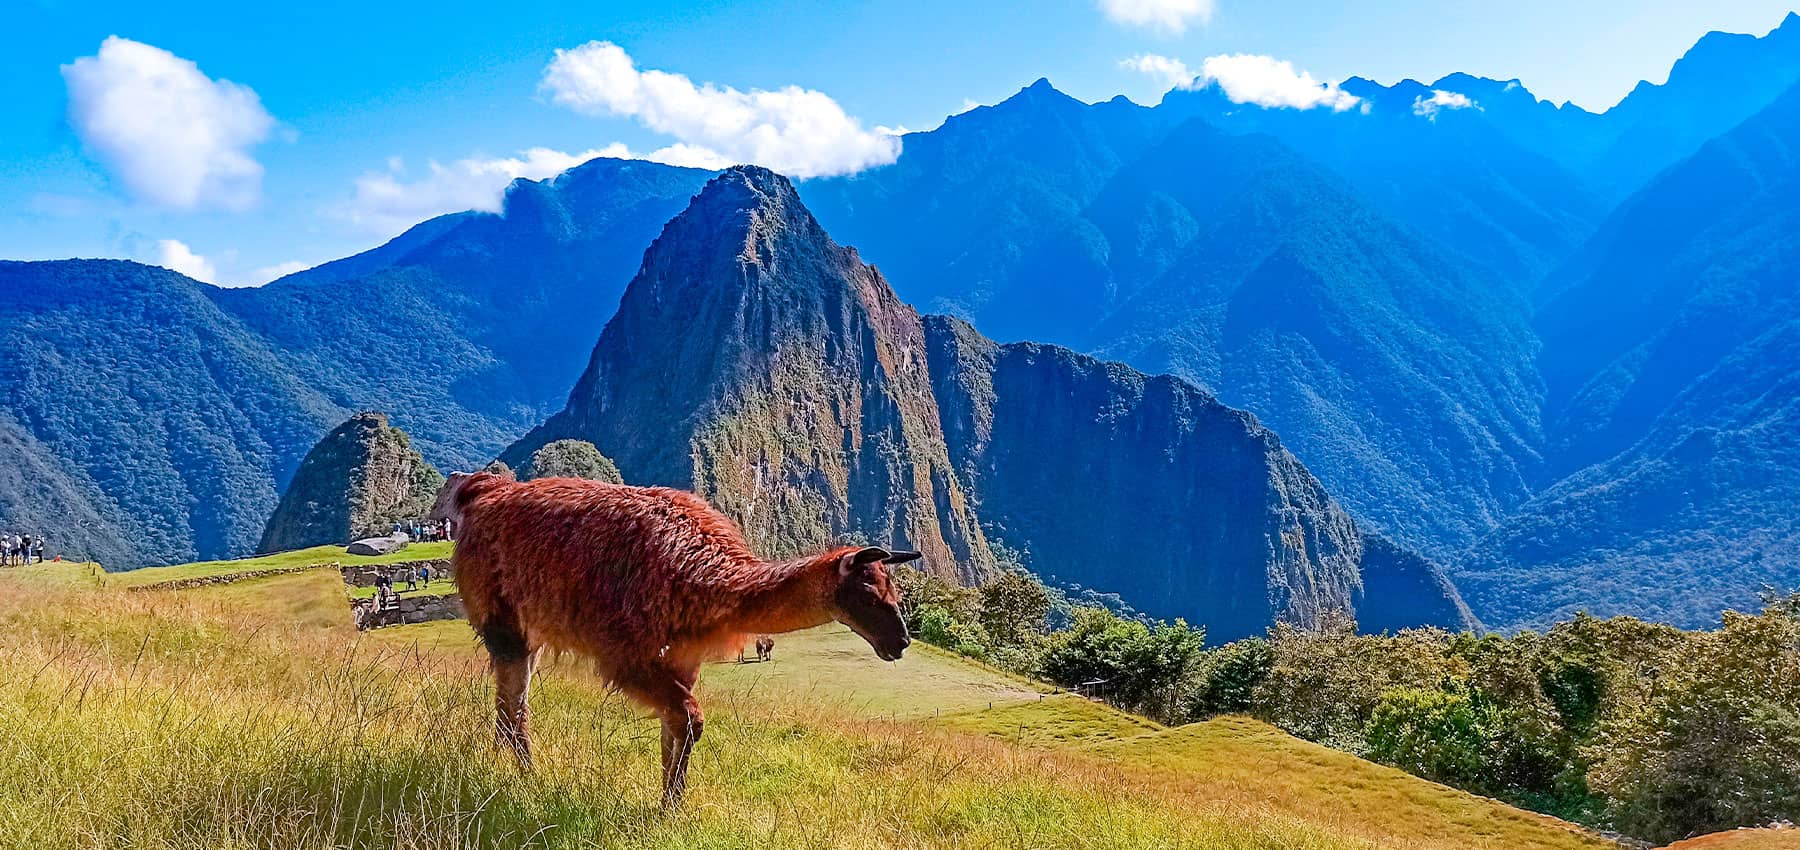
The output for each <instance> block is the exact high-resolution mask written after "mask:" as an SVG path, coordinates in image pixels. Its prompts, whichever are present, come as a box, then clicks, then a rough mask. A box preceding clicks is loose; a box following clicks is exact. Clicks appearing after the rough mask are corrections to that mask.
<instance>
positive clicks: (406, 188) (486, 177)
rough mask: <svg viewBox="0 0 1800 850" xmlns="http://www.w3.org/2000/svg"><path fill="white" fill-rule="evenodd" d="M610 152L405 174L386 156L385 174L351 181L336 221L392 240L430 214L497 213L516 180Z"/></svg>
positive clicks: (545, 153) (429, 166) (544, 153)
mask: <svg viewBox="0 0 1800 850" xmlns="http://www.w3.org/2000/svg"><path fill="white" fill-rule="evenodd" d="M613 153H617V151H615V152H609V151H607V150H589V151H583V152H582V153H575V154H571V153H564V152H562V151H559V150H552V149H550V148H532V149H530V150H527V151H523V152H521V153H520V154H519V155H518V156H511V157H493V158H481V157H470V158H468V159H459V160H456V161H455V162H452V163H450V164H448V165H445V164H442V163H439V162H437V161H436V160H432V161H431V162H428V163H426V166H425V172H424V173H423V174H420V175H417V176H411V175H409V174H408V173H407V171H406V163H405V162H404V161H403V160H401V159H400V158H399V157H390V158H389V159H388V162H387V166H388V170H387V171H375V172H369V173H367V174H364V175H363V176H361V177H358V178H357V179H356V193H355V195H354V196H353V197H352V198H351V199H350V201H349V202H348V203H346V204H344V205H343V206H342V207H340V208H339V210H338V213H339V215H340V216H341V217H343V218H345V219H348V220H349V221H350V222H352V223H354V224H356V225H357V226H359V227H362V228H363V229H365V230H367V231H369V232H371V233H375V234H380V235H385V236H392V235H394V234H397V233H399V232H400V231H402V230H405V229H406V228H408V227H411V226H413V225H415V224H418V223H419V222H421V221H424V220H425V219H428V218H431V217H432V216H437V215H443V214H444V213H451V212H461V211H463V210H481V211H485V212H499V211H500V203H501V200H502V199H503V197H504V196H505V194H506V187H507V186H508V185H509V184H511V183H512V181H514V180H516V179H518V178H521V177H523V178H526V179H528V180H541V179H543V178H545V177H552V176H555V175H557V174H560V173H562V172H564V171H567V170H568V169H570V168H573V167H575V166H577V165H580V164H581V163H583V162H586V161H588V160H590V159H593V158H594V157H597V156H608V155H612V154H613Z"/></svg>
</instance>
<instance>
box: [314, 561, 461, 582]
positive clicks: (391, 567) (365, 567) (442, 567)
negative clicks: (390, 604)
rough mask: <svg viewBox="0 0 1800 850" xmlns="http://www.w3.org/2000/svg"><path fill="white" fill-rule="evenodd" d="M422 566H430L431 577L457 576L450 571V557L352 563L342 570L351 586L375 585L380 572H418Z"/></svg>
mask: <svg viewBox="0 0 1800 850" xmlns="http://www.w3.org/2000/svg"><path fill="white" fill-rule="evenodd" d="M420 567H430V568H431V577H432V578H434V579H435V578H437V577H438V576H450V577H452V578H454V577H455V574H454V573H452V572H451V571H450V559H449V558H431V559H428V560H423V561H400V562H398V563H393V564H350V565H347V566H345V567H342V571H343V573H344V583H345V584H347V585H350V586H351V587H374V586H375V576H376V575H377V574H378V573H386V574H388V575H390V576H398V575H400V574H401V573H400V570H402V569H409V570H412V571H413V572H415V573H416V572H418V571H419V568H420Z"/></svg>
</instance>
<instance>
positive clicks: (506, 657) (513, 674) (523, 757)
mask: <svg viewBox="0 0 1800 850" xmlns="http://www.w3.org/2000/svg"><path fill="white" fill-rule="evenodd" d="M483 638H484V639H485V641H486V643H487V646H488V654H489V655H490V656H491V657H492V658H493V661H494V742H495V744H496V745H498V746H501V747H504V748H506V749H509V750H512V752H513V755H515V756H517V757H518V759H519V766H520V767H521V768H524V769H525V770H530V769H531V712H530V708H529V706H528V705H527V702H526V700H527V697H528V696H529V691H530V688H531V671H532V668H534V667H536V666H537V664H536V662H537V654H536V653H534V652H531V651H530V650H529V649H527V648H526V645H525V639H524V637H523V636H519V635H517V634H516V633H515V634H512V635H502V636H496V635H493V634H491V633H489V632H485V631H484V633H483Z"/></svg>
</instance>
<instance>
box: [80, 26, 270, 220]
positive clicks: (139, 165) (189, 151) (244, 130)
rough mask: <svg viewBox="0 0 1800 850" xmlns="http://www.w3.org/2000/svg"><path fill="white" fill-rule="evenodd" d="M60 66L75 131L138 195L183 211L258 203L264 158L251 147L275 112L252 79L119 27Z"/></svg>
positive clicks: (263, 136)
mask: <svg viewBox="0 0 1800 850" xmlns="http://www.w3.org/2000/svg"><path fill="white" fill-rule="evenodd" d="M62 75H63V80H64V82H65V83H66V84H67V86H68V89H69V123H70V124H71V125H72V126H73V127H74V129H75V133H76V135H77V136H79V137H80V138H81V141H82V144H84V145H85V146H86V147H87V148H88V150H89V151H91V152H92V153H93V155H94V156H95V158H97V159H98V160H99V161H100V162H101V163H102V164H103V165H105V166H106V168H107V169H108V170H109V171H110V172H111V173H112V174H113V175H114V176H115V177H117V178H118V180H119V181H120V183H122V184H123V185H124V187H125V188H126V189H127V190H128V191H129V192H130V193H131V194H132V195H133V196H135V197H136V198H138V199H139V200H142V201H145V202H148V203H151V204H155V205H158V206H163V207H169V208H173V209H184V210H185V209H195V208H200V207H222V208H225V209H244V208H246V207H249V206H251V205H252V204H254V203H256V201H257V199H258V197H259V195H260V194H261V191H262V176H263V167H262V164H261V163H259V162H257V161H256V159H255V157H253V156H251V153H250V151H251V148H253V147H255V146H256V145H257V144H258V143H260V142H262V141H264V140H265V139H267V138H268V136H269V132H270V130H271V129H272V128H273V127H274V126H275V119H274V118H272V117H270V115H269V113H268V111H266V110H264V109H263V106H262V102H261V100H259V99H258V98H257V96H256V92H254V91H252V90H251V89H250V88H248V87H247V86H241V85H238V84H237V83H233V82H230V81H228V80H214V79H212V78H210V77H208V76H207V75H206V74H204V73H202V72H201V71H200V67H199V66H198V65H195V64H194V63H193V62H190V61H188V60H186V59H183V58H181V57H179V56H176V55H175V54H173V53H170V52H169V51H167V50H163V49H161V48H158V47H152V46H150V45H148V44H144V43H142V42H137V41H132V40H130V39H125V38H119V37H118V36H112V37H110V38H108V39H106V41H104V42H102V43H101V45H100V50H99V52H98V53H96V54H95V55H93V56H84V57H82V58H80V59H76V60H75V61H74V62H72V63H70V64H68V65H64V66H62Z"/></svg>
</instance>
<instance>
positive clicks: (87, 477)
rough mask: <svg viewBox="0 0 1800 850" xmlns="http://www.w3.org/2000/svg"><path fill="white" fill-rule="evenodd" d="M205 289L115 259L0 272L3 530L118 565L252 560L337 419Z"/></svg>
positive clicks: (9, 265)
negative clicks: (285, 489)
mask: <svg viewBox="0 0 1800 850" xmlns="http://www.w3.org/2000/svg"><path fill="white" fill-rule="evenodd" d="M209 289H211V287H208V286H206V285H204V284H200V283H196V282H194V281H192V280H189V279H188V278H185V277H182V276H181V275H178V274H176V273H174V272H171V271H168V270H166V269H160V268H154V267H150V266H143V265H139V264H137V263H131V262H124V261H119V260H68V261H58V262H43V263H15V262H0V292H4V293H5V297H4V298H0V351H4V352H6V356H5V357H4V358H3V359H0V398H3V399H6V400H7V402H8V404H7V405H6V410H7V413H6V414H5V415H4V416H5V418H4V419H0V452H4V453H5V456H7V459H8V460H10V461H11V462H10V463H7V464H5V465H6V466H8V467H10V468H12V469H15V470H19V471H21V472H22V473H24V472H26V471H29V473H26V474H22V475H21V476H20V478H21V480H20V482H19V485H18V486H21V487H22V488H25V489H23V492H20V491H11V492H9V493H8V494H7V495H5V496H0V503H10V505H16V506H17V507H11V506H9V510H8V512H7V513H8V516H7V519H8V520H9V521H10V522H11V523H18V524H21V525H25V526H26V527H27V528H33V527H35V528H36V529H37V530H38V532H39V533H40V534H44V535H46V536H47V537H48V538H49V539H50V541H51V546H52V550H51V551H53V552H57V553H61V554H66V555H68V556H70V557H81V558H93V557H106V558H109V559H111V560H110V561H109V563H110V564H112V565H116V566H138V565H143V564H151V563H171V562H179V561H186V560H195V559H199V558H218V557H230V556H232V555H240V554H245V553H247V552H249V551H250V550H251V549H252V548H253V547H255V545H256V541H257V539H258V538H260V536H261V534H262V527H261V526H262V521H263V519H264V518H266V517H267V516H268V514H269V512H270V511H271V510H273V509H274V507H275V502H276V499H277V497H278V496H279V495H280V493H279V490H278V485H277V482H280V481H285V480H286V479H287V478H288V476H290V475H292V474H293V470H294V468H295V467H296V466H297V465H298V464H299V462H300V458H301V456H302V455H304V454H305V453H306V450H307V448H308V447H309V446H310V445H311V444H312V442H313V441H314V440H316V439H317V438H318V434H319V433H320V432H321V431H323V430H324V429H325V428H326V427H327V426H328V424H329V423H330V422H331V421H333V420H335V419H338V418H340V416H341V415H342V412H341V410H340V409H338V408H337V407H336V406H335V405H333V404H332V403H331V401H330V400H328V399H327V398H325V397H324V396H323V395H322V394H321V393H319V392H318V391H317V390H315V389H314V388H312V387H311V386H309V385H307V383H306V382H305V381H303V380H301V379H300V378H299V377H298V376H296V375H295V374H294V373H293V372H291V371H289V370H288V369H287V368H285V366H284V365H283V364H282V362H281V358H280V357H279V356H278V355H277V353H276V352H275V351H274V350H272V349H271V348H270V347H269V346H268V344H267V343H266V342H265V341H264V340H262V339H261V338H259V337H257V336H256V335H255V334H253V333H251V332H250V331H248V330H247V329H246V328H244V327H243V325H241V324H240V323H239V322H237V321H236V320H235V319H233V318H232V317H231V316H229V315H227V314H225V313H224V312H222V311H220V310H219V309H218V308H217V307H216V306H215V305H214V304H213V302H212V301H211V300H210V299H209V298H208V295H207V292H208V290H209ZM7 423H16V424H15V425H14V426H13V427H7ZM9 490H10V488H9ZM14 493H16V494H17V495H14ZM14 510H17V511H19V513H16V514H15V513H13V511H14Z"/></svg>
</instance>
